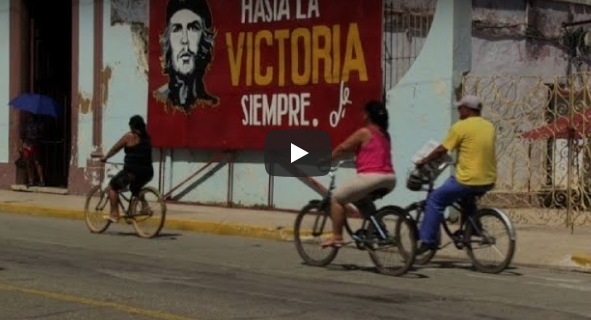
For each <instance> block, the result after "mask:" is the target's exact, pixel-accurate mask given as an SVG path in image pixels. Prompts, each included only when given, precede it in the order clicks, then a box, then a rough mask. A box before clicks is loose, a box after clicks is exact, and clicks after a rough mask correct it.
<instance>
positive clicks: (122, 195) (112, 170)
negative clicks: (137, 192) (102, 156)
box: [100, 161, 135, 216]
mask: <svg viewBox="0 0 591 320" xmlns="http://www.w3.org/2000/svg"><path fill="white" fill-rule="evenodd" d="M105 163H106V164H110V165H111V166H112V167H111V168H110V169H107V170H106V171H107V172H106V175H105V176H104V177H103V181H101V183H100V184H101V185H102V187H103V189H104V190H107V188H108V187H109V180H110V179H111V178H112V177H114V176H115V175H116V174H117V173H116V172H118V170H117V169H116V168H118V167H120V166H122V165H123V163H118V162H109V161H107V162H105ZM117 193H118V194H119V200H118V203H119V207H120V208H121V210H123V213H124V215H125V216H129V213H130V209H131V203H132V201H133V200H134V197H135V196H134V195H133V194H132V195H131V196H129V197H127V196H126V195H125V191H124V190H121V191H118V192H117ZM105 195H107V194H106V193H105ZM107 200H108V201H110V199H109V198H108V195H107ZM123 200H124V201H125V202H126V204H124V201H123ZM126 205H127V206H126Z"/></svg>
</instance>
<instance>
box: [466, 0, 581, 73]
mask: <svg viewBox="0 0 591 320" xmlns="http://www.w3.org/2000/svg"><path fill="white" fill-rule="evenodd" d="M529 3H530V5H529V7H528V8H527V10H526V0H513V1H506V2H505V1H487V0H473V5H474V14H473V23H474V25H473V64H472V71H471V72H470V74H471V75H490V74H506V75H528V76H544V77H547V78H552V77H553V76H556V75H564V74H566V72H567V65H568V63H567V58H568V55H567V51H566V50H565V46H564V44H563V38H562V36H563V30H562V27H561V24H562V23H563V22H569V21H580V20H587V19H590V18H591V7H589V6H583V5H578V4H572V3H566V2H556V1H548V0H536V1H529ZM581 27H583V28H585V29H589V27H591V24H588V25H582V26H581ZM576 28H577V27H571V30H574V29H576Z"/></svg>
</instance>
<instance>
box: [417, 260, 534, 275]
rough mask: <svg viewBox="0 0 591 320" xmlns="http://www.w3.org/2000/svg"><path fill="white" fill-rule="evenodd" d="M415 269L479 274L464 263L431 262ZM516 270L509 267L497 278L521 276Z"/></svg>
mask: <svg viewBox="0 0 591 320" xmlns="http://www.w3.org/2000/svg"><path fill="white" fill-rule="evenodd" d="M415 267H417V268H420V269H426V268H436V269H463V270H468V271H474V272H479V271H478V270H476V268H474V267H473V266H472V265H471V264H466V262H458V261H447V260H446V261H431V262H430V263H429V264H426V265H424V266H417V265H415ZM515 270H517V268H515V267H512V266H509V267H507V268H506V269H505V270H504V271H503V272H501V273H499V274H498V275H499V276H523V274H522V273H520V272H517V271H515Z"/></svg>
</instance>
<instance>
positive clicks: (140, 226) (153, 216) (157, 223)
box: [129, 187, 166, 238]
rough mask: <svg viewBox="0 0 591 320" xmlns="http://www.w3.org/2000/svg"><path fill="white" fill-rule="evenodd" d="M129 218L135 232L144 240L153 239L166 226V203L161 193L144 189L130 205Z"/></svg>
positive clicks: (147, 188) (149, 188)
mask: <svg viewBox="0 0 591 320" xmlns="http://www.w3.org/2000/svg"><path fill="white" fill-rule="evenodd" d="M129 210H130V212H129V217H130V218H131V221H132V223H133V228H134V229H135V232H136V233H137V234H138V235H139V236H140V237H142V238H153V237H155V236H156V235H158V233H159V232H160V230H162V227H163V226H164V220H165V219H166V203H164V199H162V195H160V192H158V190H156V189H155V188H153V187H144V188H143V189H142V190H141V191H140V192H139V194H138V195H137V197H134V198H133V200H132V203H131V204H130V209H129Z"/></svg>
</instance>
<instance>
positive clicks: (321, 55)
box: [225, 0, 368, 127]
mask: <svg viewBox="0 0 591 320" xmlns="http://www.w3.org/2000/svg"><path fill="white" fill-rule="evenodd" d="M322 3H323V1H322V0H242V7H241V21H240V22H241V23H242V24H255V23H257V24H262V25H269V26H272V25H273V23H274V22H281V21H290V20H291V21H293V20H295V21H294V22H295V23H293V25H294V28H293V29H285V28H276V29H272V28H271V27H269V28H264V27H263V28H261V29H259V30H256V31H241V32H238V33H237V34H233V33H232V32H226V33H225V41H226V46H227V50H228V57H229V64H230V73H231V81H232V86H234V87H240V88H252V90H251V91H256V89H257V88H285V89H287V90H281V92H277V93H256V92H255V93H251V94H246V95H243V96H242V97H241V99H240V105H241V108H242V113H243V118H242V124H243V125H245V126H283V125H288V126H310V125H312V126H314V127H316V126H318V124H319V123H318V119H316V118H313V119H308V118H307V117H309V116H310V114H311V113H310V112H306V109H307V108H309V107H310V106H311V98H312V97H311V93H309V92H301V91H306V90H307V89H308V88H311V87H314V86H319V85H320V86H322V85H334V86H339V87H340V88H341V91H343V90H347V91H348V89H347V88H344V87H343V83H346V82H347V81H349V79H351V78H352V77H357V79H358V80H359V81H363V82H365V81H368V72H367V66H366V62H365V54H364V52H363V47H362V42H361V36H360V31H359V26H358V24H357V23H356V22H350V23H348V25H342V24H333V25H326V24H320V23H316V24H315V23H314V21H322V17H321V10H320V8H321V4H322ZM325 3H326V2H325ZM327 10H328V9H327ZM333 10H334V9H333ZM306 20H308V21H310V22H311V23H309V24H306V23H305V22H306ZM283 25H285V24H283ZM298 87H299V88H300V89H299V90H298V89H297V88H298ZM266 91H267V92H268V90H266ZM278 91H279V90H278ZM290 91H291V92H290ZM295 92H298V93H295ZM347 93H348V92H347ZM342 94H343V93H342V92H341V95H342ZM334 99H335V104H338V103H339V101H340V97H339V96H335V97H334ZM341 107H342V106H339V108H341ZM317 108H318V107H317ZM331 122H333V121H331ZM333 127H334V125H333Z"/></svg>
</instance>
